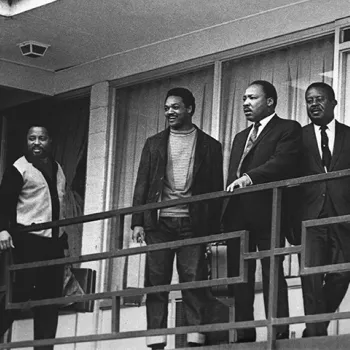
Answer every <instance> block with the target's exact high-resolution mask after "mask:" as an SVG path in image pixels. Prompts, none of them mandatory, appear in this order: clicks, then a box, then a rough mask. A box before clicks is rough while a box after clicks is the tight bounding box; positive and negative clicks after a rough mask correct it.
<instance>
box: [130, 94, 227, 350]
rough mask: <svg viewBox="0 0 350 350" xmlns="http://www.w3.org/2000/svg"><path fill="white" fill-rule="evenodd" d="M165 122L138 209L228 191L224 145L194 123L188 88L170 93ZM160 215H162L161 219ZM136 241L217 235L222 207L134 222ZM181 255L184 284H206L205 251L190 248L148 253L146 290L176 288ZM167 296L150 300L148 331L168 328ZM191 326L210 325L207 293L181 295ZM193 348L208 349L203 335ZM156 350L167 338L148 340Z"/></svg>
mask: <svg viewBox="0 0 350 350" xmlns="http://www.w3.org/2000/svg"><path fill="white" fill-rule="evenodd" d="M164 107H165V117H166V119H167V121H168V123H169V128H167V129H166V130H164V131H162V132H160V133H158V134H156V135H154V136H152V137H150V138H148V139H147V141H146V144H145V146H144V149H143V151H142V155H141V161H140V166H139V171H138V175H137V180H136V185H135V191H134V201H133V206H138V205H142V204H146V203H156V202H159V201H167V200H171V199H181V198H187V197H190V196H192V195H198V194H203V193H208V192H215V191H221V190H222V188H223V174H222V151H221V144H220V143H219V142H218V141H216V140H215V139H213V138H212V137H210V136H209V135H207V134H205V133H204V132H203V131H201V130H200V129H198V128H197V127H196V126H195V125H194V124H193V123H192V116H193V113H194V112H195V99H194V97H193V95H192V93H191V92H190V91H189V90H187V89H184V88H175V89H172V90H170V91H169V92H168V93H167V95H166V98H165V106H164ZM157 214H158V215H157ZM132 229H133V240H135V241H140V240H143V239H144V238H145V240H146V243H147V244H156V243H165V242H170V241H176V240H182V239H187V238H194V237H199V236H203V235H208V234H214V233H218V232H219V229H220V206H218V205H217V203H213V201H209V202H205V203H202V202H201V203H199V202H197V203H191V204H190V205H178V206H176V207H171V208H164V209H161V210H160V211H159V212H158V213H157V211H156V210H154V211H147V212H145V213H136V214H134V215H133V217H132ZM175 254H176V257H177V270H178V273H179V280H180V282H192V281H198V280H203V279H207V276H208V274H207V268H206V261H205V246H203V245H196V246H187V247H180V248H178V249H166V250H162V251H155V252H149V253H148V254H147V259H146V282H145V285H146V286H156V285H167V284H170V283H171V278H172V268H173V260H174V256H175ZM168 294H169V293H167V292H162V293H152V294H148V295H147V299H146V308H147V326H148V329H155V328H166V327H167V318H168ZM182 298H183V308H184V313H185V322H186V324H187V325H199V324H203V323H205V320H204V312H205V309H206V306H207V305H208V301H209V299H208V298H209V295H208V290H207V289H203V288H202V289H191V290H183V291H182ZM187 342H188V343H189V345H190V346H198V345H201V344H204V342H205V336H204V334H201V333H189V334H187ZM147 345H148V346H149V347H151V348H152V349H164V347H165V345H166V337H165V336H153V337H148V338H147Z"/></svg>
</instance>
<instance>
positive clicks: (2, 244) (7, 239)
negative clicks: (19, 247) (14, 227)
mask: <svg viewBox="0 0 350 350" xmlns="http://www.w3.org/2000/svg"><path fill="white" fill-rule="evenodd" d="M14 247H15V246H14V245H13V242H12V237H11V235H10V234H9V233H8V232H7V231H6V230H4V231H1V232H0V250H6V249H9V248H14Z"/></svg>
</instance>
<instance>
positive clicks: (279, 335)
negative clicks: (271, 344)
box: [276, 331, 289, 340]
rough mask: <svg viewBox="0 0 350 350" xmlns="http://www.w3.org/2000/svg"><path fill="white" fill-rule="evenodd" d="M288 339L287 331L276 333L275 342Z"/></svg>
mask: <svg viewBox="0 0 350 350" xmlns="http://www.w3.org/2000/svg"><path fill="white" fill-rule="evenodd" d="M281 339H289V331H284V332H278V333H277V334H276V340H281Z"/></svg>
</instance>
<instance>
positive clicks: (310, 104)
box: [305, 87, 337, 125]
mask: <svg viewBox="0 0 350 350" xmlns="http://www.w3.org/2000/svg"><path fill="white" fill-rule="evenodd" d="M305 100H306V110H307V115H308V116H309V118H310V119H311V121H312V122H313V123H315V124H316V125H327V124H328V123H329V122H330V121H332V119H333V118H334V107H335V106H336V105H337V101H336V100H330V99H329V97H328V95H327V91H326V90H325V89H323V88H322V87H313V88H311V89H309V90H308V91H307V92H306V95H305Z"/></svg>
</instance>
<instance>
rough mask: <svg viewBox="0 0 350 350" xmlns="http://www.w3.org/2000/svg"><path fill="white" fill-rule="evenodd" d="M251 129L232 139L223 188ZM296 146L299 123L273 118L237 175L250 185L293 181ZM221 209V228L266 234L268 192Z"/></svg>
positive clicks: (269, 208) (233, 200) (234, 170)
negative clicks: (222, 213)
mask: <svg viewBox="0 0 350 350" xmlns="http://www.w3.org/2000/svg"><path fill="white" fill-rule="evenodd" d="M251 128H252V126H251V127H249V128H247V129H245V130H243V131H242V132H240V133H238V134H237V135H236V137H235V138H234V140H233V144H232V150H231V158H230V166H229V172H228V179H227V185H229V184H231V183H232V182H233V181H234V180H235V179H236V178H237V175H236V173H237V168H238V166H239V162H240V159H241V157H242V154H243V150H244V148H245V144H246V141H247V138H248V135H249V132H250V130H251ZM300 147H301V126H300V124H299V123H297V122H296V121H292V120H286V119H281V118H279V117H278V116H277V115H275V116H274V117H273V118H272V119H271V120H270V121H269V122H268V124H267V125H266V126H265V128H264V129H263V131H262V132H261V134H260V135H259V137H258V138H257V139H256V141H255V143H254V145H253V147H252V148H251V150H250V151H249V153H248V154H247V156H246V157H245V159H244V161H243V164H242V167H241V174H243V173H246V174H248V175H249V177H250V178H251V180H252V182H253V184H254V185H256V184H262V183H266V182H273V181H279V180H284V179H288V178H293V177H295V176H296V170H297V164H298V158H299V156H300ZM285 203H286V201H285ZM224 207H225V205H224ZM224 210H225V213H224V224H225V228H228V229H234V230H238V229H248V230H253V231H260V232H261V234H265V235H268V234H269V232H270V227H271V213H272V191H271V190H269V191H263V192H256V193H252V194H246V195H241V196H234V197H231V199H230V200H229V202H228V204H227V207H226V209H224ZM283 213H284V214H286V211H285V210H283ZM283 223H284V221H283V222H282V224H283Z"/></svg>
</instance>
